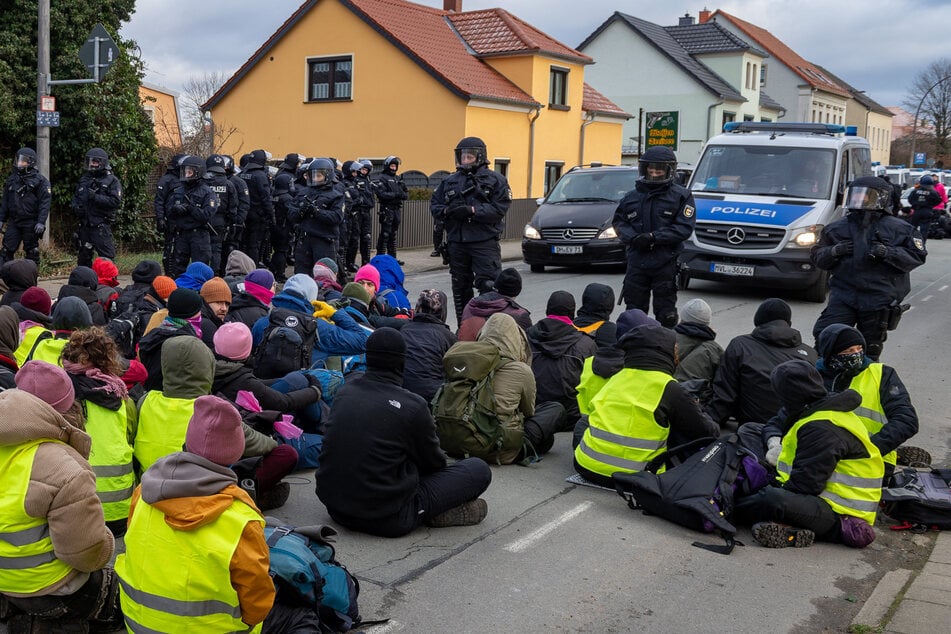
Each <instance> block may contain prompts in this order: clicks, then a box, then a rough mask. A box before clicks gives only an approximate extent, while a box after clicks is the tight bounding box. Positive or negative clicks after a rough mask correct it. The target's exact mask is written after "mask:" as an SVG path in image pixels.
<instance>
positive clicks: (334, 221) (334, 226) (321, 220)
mask: <svg viewBox="0 0 951 634" xmlns="http://www.w3.org/2000/svg"><path fill="white" fill-rule="evenodd" d="M343 203H344V196H343V194H342V193H340V191H339V190H338V189H337V188H336V187H333V186H326V187H320V188H317V187H303V188H301V189H298V190H297V197H296V198H294V203H293V204H292V205H291V209H290V211H289V212H288V214H287V217H288V220H290V221H291V222H292V223H294V224H295V225H298V227H299V228H300V230H301V231H303V232H304V234H306V235H308V236H315V237H319V238H324V239H326V240H334V239H336V238H337V231H338V227H339V226H340V224H341V223H342V222H343Z"/></svg>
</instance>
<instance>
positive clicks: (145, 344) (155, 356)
mask: <svg viewBox="0 0 951 634" xmlns="http://www.w3.org/2000/svg"><path fill="white" fill-rule="evenodd" d="M183 336H184V337H195V338H196V339H197V337H198V335H197V334H196V333H195V329H194V328H192V327H191V324H185V325H184V326H182V327H180V328H179V327H175V326H171V325H163V326H159V327H158V328H154V329H152V330H150V331H149V332H148V333H147V334H146V335H145V336H144V337H142V339H141V340H139V361H141V362H142V365H144V366H145V369H146V371H147V372H148V373H149V378H148V379H146V381H145V383H144V387H145V389H146V390H161V389H162V387H163V382H164V376H163V374H164V373H163V367H164V364H163V363H162V344H164V343H165V342H166V341H167V340H168V339H171V338H172V337H183Z"/></svg>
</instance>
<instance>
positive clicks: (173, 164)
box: [167, 154, 188, 176]
mask: <svg viewBox="0 0 951 634" xmlns="http://www.w3.org/2000/svg"><path fill="white" fill-rule="evenodd" d="M186 156H188V155H187V154H173V155H172V158H170V159H169V161H168V168H167V171H168V173H169V174H174V175H175V176H178V169H179V168H180V167H181V166H182V159H183V158H185V157H186Z"/></svg>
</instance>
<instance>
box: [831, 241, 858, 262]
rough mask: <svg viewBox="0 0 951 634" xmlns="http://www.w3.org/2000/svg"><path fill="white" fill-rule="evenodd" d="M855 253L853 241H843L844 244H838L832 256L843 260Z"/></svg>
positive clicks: (833, 248)
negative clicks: (844, 257)
mask: <svg viewBox="0 0 951 634" xmlns="http://www.w3.org/2000/svg"><path fill="white" fill-rule="evenodd" d="M854 252H855V245H854V244H852V241H851V240H843V241H842V242H840V243H838V244H836V245H835V246H834V247H832V255H834V256H835V257H837V258H841V257H843V256H846V255H852V253H854Z"/></svg>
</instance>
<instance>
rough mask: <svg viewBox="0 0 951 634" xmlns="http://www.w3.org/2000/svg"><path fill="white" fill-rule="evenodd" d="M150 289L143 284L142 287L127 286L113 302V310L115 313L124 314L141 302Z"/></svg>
mask: <svg viewBox="0 0 951 634" xmlns="http://www.w3.org/2000/svg"><path fill="white" fill-rule="evenodd" d="M148 291H149V287H148V286H142V287H140V288H134V287H131V286H130V287H126V288H124V289H123V290H122V292H121V293H119V296H118V297H116V299H115V301H114V302H113V310H114V311H115V315H122V314H123V313H125V312H127V311H129V310H131V309H132V307H133V306H135V305H136V304H138V303H139V301H141V299H142V298H143V297H145V294H146V293H147V292H148ZM115 315H107V317H113V316H115Z"/></svg>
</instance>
